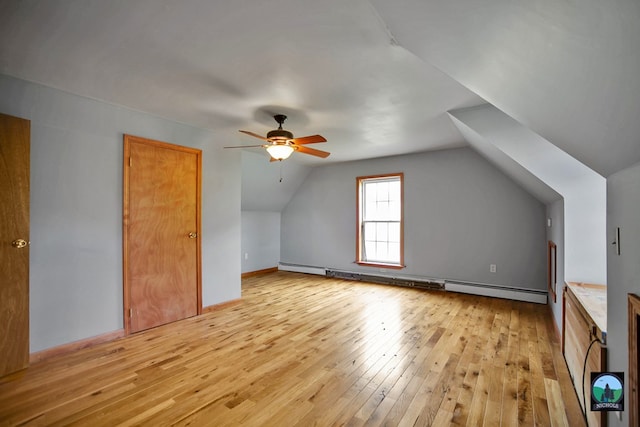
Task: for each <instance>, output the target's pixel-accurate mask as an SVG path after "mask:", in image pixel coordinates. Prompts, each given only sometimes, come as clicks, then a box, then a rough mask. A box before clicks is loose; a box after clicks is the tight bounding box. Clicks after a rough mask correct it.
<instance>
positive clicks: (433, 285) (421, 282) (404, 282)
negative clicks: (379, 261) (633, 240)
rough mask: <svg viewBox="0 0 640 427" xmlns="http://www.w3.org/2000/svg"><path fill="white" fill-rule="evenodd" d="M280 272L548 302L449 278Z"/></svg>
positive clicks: (528, 292)
mask: <svg viewBox="0 0 640 427" xmlns="http://www.w3.org/2000/svg"><path fill="white" fill-rule="evenodd" d="M278 269H279V270H282V271H292V272H296V273H308V274H317V275H320V276H327V277H335V278H338V279H345V280H357V281H363V282H372V283H380V284H385V285H398V286H407V287H414V288H421V289H436V290H444V291H449V292H459V293H463V294H471V295H482V296H487V297H494V298H504V299H511V300H515V301H525V302H533V303H537V304H546V303H547V291H546V290H539V289H527V288H516V287H509V286H500V285H491V284H487V283H475V282H464V281H458V280H449V279H429V278H423V277H415V276H413V277H410V276H386V275H376V274H366V273H358V272H354V271H345V270H335V269H330V268H323V267H314V266H308V265H298V264H287V263H280V265H279V266H278Z"/></svg>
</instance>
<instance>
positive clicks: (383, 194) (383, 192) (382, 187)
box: [375, 182, 389, 201]
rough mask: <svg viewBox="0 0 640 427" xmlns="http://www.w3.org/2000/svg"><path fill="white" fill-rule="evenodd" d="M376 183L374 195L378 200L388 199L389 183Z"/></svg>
mask: <svg viewBox="0 0 640 427" xmlns="http://www.w3.org/2000/svg"><path fill="white" fill-rule="evenodd" d="M375 185H376V189H377V190H378V191H377V192H376V197H377V200H378V201H386V200H389V183H388V182H379V183H377V184H375Z"/></svg>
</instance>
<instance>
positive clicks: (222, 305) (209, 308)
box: [202, 298, 242, 314]
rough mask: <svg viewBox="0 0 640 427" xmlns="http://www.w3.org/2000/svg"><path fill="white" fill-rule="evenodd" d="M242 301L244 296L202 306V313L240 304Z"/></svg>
mask: <svg viewBox="0 0 640 427" xmlns="http://www.w3.org/2000/svg"><path fill="white" fill-rule="evenodd" d="M241 301H242V298H238V299H232V300H231V301H225V302H221V303H220V304H214V305H208V306H206V307H203V308H202V314H207V313H213V312H214V311H218V310H222V309H223V308H226V307H230V306H232V305H236V304H239V303H240V302H241Z"/></svg>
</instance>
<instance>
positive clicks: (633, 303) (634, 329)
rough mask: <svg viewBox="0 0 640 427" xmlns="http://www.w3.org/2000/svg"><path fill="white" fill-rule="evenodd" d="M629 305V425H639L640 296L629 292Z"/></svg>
mask: <svg viewBox="0 0 640 427" xmlns="http://www.w3.org/2000/svg"><path fill="white" fill-rule="evenodd" d="M627 306H628V316H627V322H628V328H629V330H628V334H629V337H628V343H629V348H628V353H629V366H628V369H629V385H628V386H627V387H628V390H629V394H628V396H629V397H628V399H627V401H628V402H629V403H628V405H629V406H628V408H629V425H630V426H632V425H638V421H640V414H639V413H638V412H639V411H640V409H639V408H640V391H639V390H638V386H639V384H638V382H639V380H640V377H639V375H638V374H639V373H640V372H639V369H640V366H638V365H640V359H639V358H638V342H639V341H640V331H639V330H638V324H639V323H640V297H638V295H636V294H627Z"/></svg>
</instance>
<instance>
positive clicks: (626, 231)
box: [607, 163, 640, 426]
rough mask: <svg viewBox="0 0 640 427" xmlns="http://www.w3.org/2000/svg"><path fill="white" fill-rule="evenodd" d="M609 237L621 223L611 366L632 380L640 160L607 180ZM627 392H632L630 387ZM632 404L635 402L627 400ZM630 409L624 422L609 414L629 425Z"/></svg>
mask: <svg viewBox="0 0 640 427" xmlns="http://www.w3.org/2000/svg"><path fill="white" fill-rule="evenodd" d="M607 190H608V193H607V196H608V198H607V200H608V203H607V206H608V212H607V213H608V221H607V237H608V242H609V243H611V242H613V241H614V232H615V228H616V227H620V255H617V254H616V253H615V247H614V246H613V245H611V244H609V245H608V251H607V256H608V280H609V284H608V286H607V348H608V355H609V370H610V371H624V372H625V377H626V378H627V381H626V383H627V386H628V384H629V377H628V374H629V372H628V370H627V366H628V358H629V353H628V352H629V348H628V344H627V335H628V333H629V331H628V325H627V294H628V293H634V294H638V295H640V216H639V215H638V212H640V163H638V164H636V165H635V166H632V167H630V168H628V169H625V170H623V171H621V172H618V173H616V174H613V175H611V176H610V177H609V179H608V180H607ZM626 393H627V394H626V395H627V396H628V397H629V396H631V395H630V393H629V390H628V387H627V392H626ZM627 403H628V406H631V402H630V401H629V400H627ZM628 419H629V418H628V411H625V412H623V414H622V422H620V421H618V419H617V418H616V417H615V416H614V415H613V414H610V415H609V423H610V424H609V425H616V426H617V425H628Z"/></svg>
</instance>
